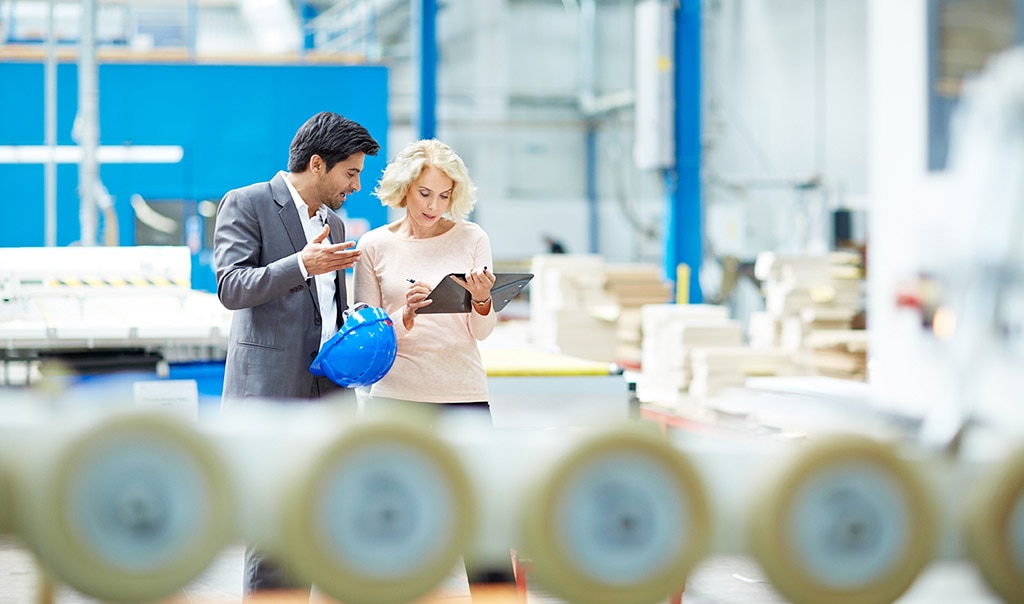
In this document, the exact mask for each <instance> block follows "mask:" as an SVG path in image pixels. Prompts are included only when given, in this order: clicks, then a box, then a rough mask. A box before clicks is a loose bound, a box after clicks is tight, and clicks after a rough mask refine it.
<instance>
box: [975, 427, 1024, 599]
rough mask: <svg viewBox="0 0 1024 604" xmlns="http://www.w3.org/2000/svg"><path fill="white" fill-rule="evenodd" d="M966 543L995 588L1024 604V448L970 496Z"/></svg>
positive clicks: (986, 577)
mask: <svg viewBox="0 0 1024 604" xmlns="http://www.w3.org/2000/svg"><path fill="white" fill-rule="evenodd" d="M964 541H965V544H966V546H967V551H968V553H969V554H970V555H971V557H972V558H973V559H974V561H975V563H976V565H977V567H978V569H979V570H980V571H981V574H982V575H983V576H984V577H985V580H986V581H988V584H989V585H990V586H991V587H992V589H994V590H995V591H996V592H997V593H998V594H999V595H1000V596H1002V597H1003V598H1005V599H1006V601H1007V602H1024V447H1019V448H1017V449H1015V450H1014V451H1013V452H1011V453H1010V454H1009V455H1007V457H1006V459H1004V460H1002V461H1001V462H1000V463H998V464H997V465H995V467H993V468H992V469H991V470H990V471H989V472H988V473H986V474H985V475H983V476H982V477H981V478H980V479H979V480H978V484H977V485H976V486H975V487H973V488H972V489H971V490H970V491H969V492H968V493H967V501H966V506H965V510H964Z"/></svg>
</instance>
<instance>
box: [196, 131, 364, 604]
mask: <svg viewBox="0 0 1024 604" xmlns="http://www.w3.org/2000/svg"><path fill="white" fill-rule="evenodd" d="M379 149H380V145H379V144H378V143H377V141H376V140H374V139H373V137H371V136H370V134H369V132H367V131H366V129H365V128H364V127H363V126H361V125H359V124H358V123H356V122H354V121H352V120H349V119H346V118H344V117H342V116H340V115H338V114H337V113H331V112H322V113H318V114H316V115H314V116H313V117H311V118H310V119H309V120H307V121H306V123H305V124H303V125H302V127H300V128H299V130H298V131H297V132H296V133H295V137H294V138H293V139H292V143H291V149H290V153H289V157H288V172H278V173H277V175H275V176H274V177H273V178H272V179H271V180H270V182H262V183H256V184H252V185H249V186H247V187H242V188H240V189H234V190H232V191H229V192H228V193H227V194H225V195H224V199H223V200H221V203H220V206H219V208H218V212H217V223H216V228H215V231H214V250H213V254H214V266H215V267H216V274H217V296H218V297H219V298H220V301H221V303H222V304H224V306H225V307H227V308H228V309H230V310H233V311H235V312H234V314H233V317H232V320H231V332H230V335H229V337H228V349H227V360H226V362H225V368H224V395H223V402H222V410H224V409H226V408H228V407H230V406H231V405H237V404H239V403H240V402H242V401H244V400H245V399H248V398H260V399H264V400H266V399H273V400H277V401H282V402H287V401H295V400H309V399H319V398H322V397H325V396H327V395H329V394H335V395H337V394H339V393H343V392H344V390H342V389H341V388H340V387H339V386H337V385H335V384H334V383H333V382H331V381H330V380H329V379H327V378H326V377H317V376H314V375H313V374H311V373H310V372H309V365H310V363H311V362H312V361H313V359H314V358H315V357H316V354H317V352H318V351H319V350H320V346H321V345H322V344H323V343H324V342H326V341H327V340H328V339H330V338H331V336H333V335H334V334H335V333H337V331H338V328H339V326H340V325H341V323H342V319H343V314H342V313H343V311H344V310H345V309H346V307H347V302H346V300H347V294H346V291H345V273H344V271H345V269H348V268H350V267H352V266H353V265H354V264H355V262H356V261H357V260H358V259H359V255H360V252H359V251H358V250H356V249H354V248H355V243H354V242H351V241H348V242H346V241H345V225H344V224H343V223H342V221H341V218H340V217H338V215H337V214H336V213H335V212H334V210H337V209H339V208H340V207H341V206H342V204H343V203H345V199H346V198H347V197H348V195H350V194H352V193H354V192H356V191H358V190H359V176H360V173H361V172H362V170H363V162H364V160H365V157H366V156H367V155H376V154H377V151H378V150H379ZM350 396H351V395H350ZM352 398H353V399H354V396H353V397H352ZM245 582H246V592H247V594H251V593H253V592H255V591H259V590H263V589H287V588H293V587H296V585H295V584H294V583H293V582H292V579H291V578H290V577H289V576H288V573H287V570H286V569H283V568H280V567H278V566H277V565H275V564H274V563H273V562H271V561H268V560H267V559H266V558H264V557H263V556H261V555H260V554H259V553H257V552H255V551H253V550H252V549H251V548H247V550H246V561H245Z"/></svg>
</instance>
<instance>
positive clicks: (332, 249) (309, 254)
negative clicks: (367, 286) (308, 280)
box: [302, 225, 362, 275]
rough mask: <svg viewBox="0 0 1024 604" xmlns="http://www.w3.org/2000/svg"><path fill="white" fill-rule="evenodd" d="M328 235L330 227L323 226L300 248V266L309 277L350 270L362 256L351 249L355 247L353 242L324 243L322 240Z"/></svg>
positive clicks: (357, 251)
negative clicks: (318, 232) (321, 229)
mask: <svg viewBox="0 0 1024 604" xmlns="http://www.w3.org/2000/svg"><path fill="white" fill-rule="evenodd" d="M330 234H331V227H330V226H328V225H324V230H323V231H321V232H320V234H319V235H317V236H316V237H315V238H314V239H313V241H310V242H309V243H307V244H306V247H304V248H302V264H303V265H304V266H305V267H306V271H307V272H308V273H309V274H310V275H322V274H324V273H330V272H332V271H341V270H345V269H347V268H351V267H352V266H353V265H355V263H356V261H357V260H359V256H360V255H361V254H362V252H361V251H359V250H356V249H353V248H354V247H355V246H356V242H355V241H344V242H342V243H324V239H327V236H328V235H330Z"/></svg>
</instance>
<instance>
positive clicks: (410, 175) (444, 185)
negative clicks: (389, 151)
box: [354, 139, 515, 595]
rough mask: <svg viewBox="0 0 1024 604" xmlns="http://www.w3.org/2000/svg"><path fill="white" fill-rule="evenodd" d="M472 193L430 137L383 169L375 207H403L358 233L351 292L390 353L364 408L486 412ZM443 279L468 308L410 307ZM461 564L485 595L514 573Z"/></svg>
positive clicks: (484, 266) (502, 567)
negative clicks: (379, 320)
mask: <svg viewBox="0 0 1024 604" xmlns="http://www.w3.org/2000/svg"><path fill="white" fill-rule="evenodd" d="M475 190H476V189H475V187H474V186H473V183H472V181H470V179H469V174H468V172H467V171H466V166H465V164H464V163H463V162H462V159H461V158H459V156H458V155H457V154H456V153H455V151H454V150H452V148H451V147H449V146H448V145H446V144H444V143H442V142H440V141H437V140H434V139H430V140H420V141H416V142H414V143H411V144H409V145H408V146H407V147H406V148H405V149H403V150H402V151H401V152H400V153H399V154H398V156H397V157H395V159H394V160H392V162H391V163H390V164H389V165H388V167H387V168H386V169H385V170H384V175H383V176H382V177H381V180H380V183H379V184H378V185H377V188H376V190H375V191H374V195H376V196H377V197H378V198H379V199H380V200H381V203H383V204H384V205H387V206H389V207H392V208H403V209H405V215H404V216H403V217H402V218H400V219H399V220H396V221H395V222H392V223H391V224H387V225H384V226H382V227H379V228H376V229H374V230H372V231H370V232H368V233H366V234H365V235H363V236H362V237H360V239H359V249H360V250H361V252H362V255H361V257H360V260H359V262H357V263H356V266H355V293H354V297H355V301H356V302H357V303H359V302H365V303H367V304H370V305H372V306H378V307H381V308H383V309H384V310H385V311H386V312H387V313H388V314H389V315H390V316H391V318H392V321H393V322H394V325H395V335H396V336H397V339H398V356H397V358H396V359H395V364H394V366H392V368H391V371H389V372H388V373H387V375H385V376H384V377H383V378H382V379H381V380H379V381H378V382H376V383H375V384H373V385H372V386H371V388H370V392H369V398H368V400H367V401H366V405H367V407H368V408H370V409H373V408H374V407H375V406H382V405H388V404H392V405H393V404H404V405H416V406H418V407H424V406H425V405H424V404H426V405H431V409H430V410H431V411H440V410H442V409H452V408H455V407H457V408H458V409H471V408H477V409H481V410H486V409H487V374H486V372H485V370H484V366H483V362H482V361H481V359H480V351H479V349H478V348H477V341H478V340H483V339H484V338H486V337H487V336H489V335H490V334H491V332H492V331H493V330H494V325H495V323H496V322H497V319H496V317H495V313H494V311H493V309H492V304H491V297H490V291H491V286H492V285H494V274H493V273H492V272H491V271H490V270H489V269H488V267H491V266H494V263H493V260H492V259H491V244H490V240H489V239H488V238H487V234H486V233H485V232H484V231H483V229H481V228H480V227H479V226H478V225H476V224H474V223H472V222H468V221H466V216H467V215H468V214H469V212H470V210H472V209H473V205H474V204H475V203H476V196H475ZM451 273H458V274H465V278H464V279H461V278H458V277H449V276H448V275H449V274H451ZM442 279H454V280H455V281H456V282H457V283H458V284H459V285H461V286H462V287H464V288H465V289H466V290H467V291H469V293H470V297H471V299H472V303H471V304H470V306H471V309H470V311H469V312H468V313H446V314H441V313H429V314H417V313H416V311H417V310H419V309H421V308H425V307H427V306H429V305H430V304H431V301H430V300H427V295H428V294H429V293H430V291H431V290H432V289H433V288H434V287H435V286H436V285H437V284H438V283H439V282H440V281H441V280H442ZM466 567H467V574H468V577H469V584H470V591H471V593H473V594H474V595H477V594H482V593H483V592H484V591H485V590H486V591H487V592H488V593H489V594H491V595H493V594H494V593H495V592H494V591H493V589H494V588H495V587H497V586H495V585H493V584H501V585H504V586H511V585H513V583H514V580H515V579H514V576H513V574H512V565H511V559H509V560H508V562H504V561H502V562H500V563H494V562H487V563H484V562H482V561H471V560H467V564H466ZM483 584H491V585H488V586H484V585H483ZM499 589H501V588H499ZM498 593H502V592H500V591H499V592H498ZM510 593H512V594H514V593H515V592H514V587H512V588H511V592H510Z"/></svg>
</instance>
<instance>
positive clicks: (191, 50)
mask: <svg viewBox="0 0 1024 604" xmlns="http://www.w3.org/2000/svg"><path fill="white" fill-rule="evenodd" d="M185 12H186V17H185V27H186V28H187V30H188V31H187V33H186V34H185V35H186V38H187V40H188V42H187V44H188V47H187V49H188V58H190V59H194V58H196V47H197V46H198V45H199V42H198V38H199V0H189V1H188V5H187V6H186V8H185Z"/></svg>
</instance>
